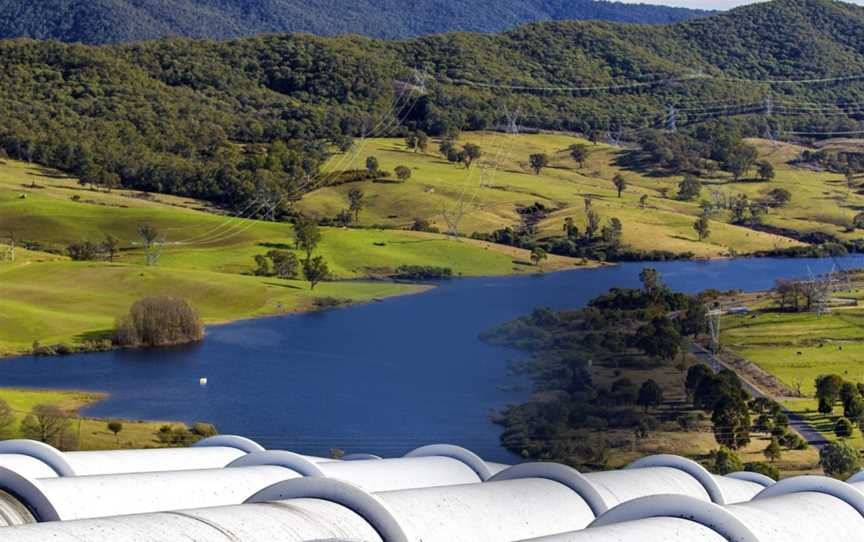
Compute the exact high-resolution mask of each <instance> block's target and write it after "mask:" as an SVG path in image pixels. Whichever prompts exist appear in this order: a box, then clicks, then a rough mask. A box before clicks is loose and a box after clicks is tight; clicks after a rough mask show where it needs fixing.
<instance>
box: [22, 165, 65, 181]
mask: <svg viewBox="0 0 864 542" xmlns="http://www.w3.org/2000/svg"><path fill="white" fill-rule="evenodd" d="M27 175H33V176H40V177H48V178H49V179H71V177H69V176H68V175H64V174H63V173H60V172H59V171H55V170H53V169H46V168H42V167H37V168H36V172H35V173H34V172H32V171H28V172H27Z"/></svg>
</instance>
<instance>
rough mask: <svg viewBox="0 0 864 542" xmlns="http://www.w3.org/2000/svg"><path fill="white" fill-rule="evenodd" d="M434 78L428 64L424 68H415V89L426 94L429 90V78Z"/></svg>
mask: <svg viewBox="0 0 864 542" xmlns="http://www.w3.org/2000/svg"><path fill="white" fill-rule="evenodd" d="M430 79H432V74H430V73H429V70H428V68H427V67H426V66H423V68H415V69H414V90H415V91H416V92H418V93H420V94H421V95H425V94H426V92H427V90H428V83H429V80H430Z"/></svg>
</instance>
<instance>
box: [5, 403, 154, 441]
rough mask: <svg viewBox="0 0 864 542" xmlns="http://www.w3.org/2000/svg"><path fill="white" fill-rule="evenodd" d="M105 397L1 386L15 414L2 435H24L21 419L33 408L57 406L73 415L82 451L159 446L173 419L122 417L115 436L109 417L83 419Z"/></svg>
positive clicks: (73, 423) (72, 422) (6, 437)
mask: <svg viewBox="0 0 864 542" xmlns="http://www.w3.org/2000/svg"><path fill="white" fill-rule="evenodd" d="M104 398H105V395H104V394H101V393H91V392H77V391H52V390H32V389H9V388H0V399H3V400H4V401H6V402H7V403H8V404H9V406H10V408H11V409H12V411H13V414H14V416H15V422H14V423H13V424H11V426H10V427H9V428H8V429H7V430H6V431H5V432H2V433H0V438H3V439H10V438H21V437H22V435H21V432H20V424H21V420H22V419H23V418H24V417H25V416H26V415H27V414H29V413H30V412H31V411H32V410H33V407H35V406H36V405H53V406H56V407H58V408H60V409H62V410H63V411H64V412H67V413H69V414H70V416H71V417H72V419H71V430H72V432H73V433H74V434H76V435H77V436H78V447H79V448H80V449H81V450H111V449H115V448H147V447H154V446H159V441H158V440H156V437H155V434H156V432H157V431H158V430H159V428H160V427H162V426H163V425H166V424H170V422H158V421H135V420H120V421H121V422H122V424H123V430H122V431H120V433H119V434H118V435H117V436H116V437H115V435H114V434H113V433H112V432H111V431H109V430H108V428H107V422H108V420H102V419H98V418H86V417H85V418H82V417H79V416H78V415H77V412H78V411H79V410H80V409H82V408H84V407H86V406H88V405H90V404H92V403H95V402H97V401H101V400H102V399H104Z"/></svg>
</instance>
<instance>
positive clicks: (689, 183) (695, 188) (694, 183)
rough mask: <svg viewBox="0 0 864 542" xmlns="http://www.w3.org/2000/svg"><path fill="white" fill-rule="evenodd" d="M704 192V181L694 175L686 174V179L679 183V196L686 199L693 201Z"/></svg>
mask: <svg viewBox="0 0 864 542" xmlns="http://www.w3.org/2000/svg"><path fill="white" fill-rule="evenodd" d="M701 192H702V183H701V182H700V181H699V179H697V178H696V177H694V176H693V175H685V176H684V180H682V181H681V182H680V183H678V198H679V199H682V200H684V201H693V200H694V199H696V198H698V197H699V194H700V193H701Z"/></svg>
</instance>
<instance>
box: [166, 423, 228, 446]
mask: <svg viewBox="0 0 864 542" xmlns="http://www.w3.org/2000/svg"><path fill="white" fill-rule="evenodd" d="M218 434H219V431H217V430H216V427H215V426H214V425H212V424H209V423H196V424H193V425H192V427H191V428H189V427H186V426H185V425H178V426H171V425H163V426H162V427H160V428H159V431H157V432H156V438H157V440H159V442H160V443H161V444H163V445H164V446H171V447H186V446H191V445H192V444H195V443H196V442H198V441H199V440H201V439H205V438H208V437H213V436H216V435H218Z"/></svg>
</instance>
